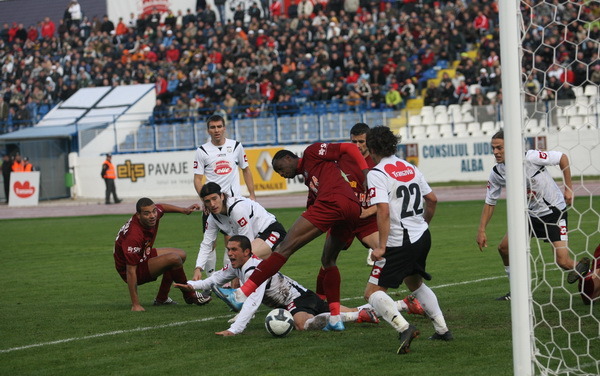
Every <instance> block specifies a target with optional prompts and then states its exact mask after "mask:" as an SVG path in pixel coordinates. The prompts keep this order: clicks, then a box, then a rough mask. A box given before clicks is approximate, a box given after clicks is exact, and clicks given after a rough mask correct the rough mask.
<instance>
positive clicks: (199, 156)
mask: <svg viewBox="0 0 600 376" xmlns="http://www.w3.org/2000/svg"><path fill="white" fill-rule="evenodd" d="M204 155H206V153H204V152H203V151H202V149H200V148H196V155H195V156H194V175H204V164H205V161H204Z"/></svg>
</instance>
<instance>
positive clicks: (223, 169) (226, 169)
mask: <svg viewBox="0 0 600 376" xmlns="http://www.w3.org/2000/svg"><path fill="white" fill-rule="evenodd" d="M231 171H233V169H232V168H231V166H230V165H229V162H227V161H217V163H216V164H215V174H217V175H227V174H229V173H231Z"/></svg>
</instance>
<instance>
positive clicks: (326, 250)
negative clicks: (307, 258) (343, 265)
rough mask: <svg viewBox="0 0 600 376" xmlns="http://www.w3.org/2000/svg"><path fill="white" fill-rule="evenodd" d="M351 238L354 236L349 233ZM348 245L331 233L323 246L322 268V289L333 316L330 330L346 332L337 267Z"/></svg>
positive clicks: (329, 325)
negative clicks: (341, 312)
mask: <svg viewBox="0 0 600 376" xmlns="http://www.w3.org/2000/svg"><path fill="white" fill-rule="evenodd" d="M348 235H349V236H350V237H353V235H352V234H351V233H350V232H348ZM346 244H347V241H345V240H342V239H340V238H339V237H338V236H337V235H334V233H331V234H330V236H328V237H327V239H326V241H325V245H324V246H323V253H322V255H321V266H322V271H323V273H322V276H323V280H322V289H323V293H324V295H325V298H326V300H327V303H328V304H329V312H330V313H331V316H330V318H329V324H328V328H327V329H328V330H337V331H339V330H344V325H343V324H342V317H341V316H340V285H341V277H340V270H339V269H338V267H337V265H336V261H337V258H338V255H339V254H340V252H341V250H342V248H344V246H345V245H346Z"/></svg>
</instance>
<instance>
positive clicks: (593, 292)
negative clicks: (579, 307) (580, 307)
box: [579, 244, 600, 305]
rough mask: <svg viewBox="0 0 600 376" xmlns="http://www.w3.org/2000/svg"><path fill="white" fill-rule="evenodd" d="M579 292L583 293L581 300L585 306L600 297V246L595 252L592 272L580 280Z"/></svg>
mask: <svg viewBox="0 0 600 376" xmlns="http://www.w3.org/2000/svg"><path fill="white" fill-rule="evenodd" d="M589 263H591V261H590V262H589ZM579 291H581V300H582V301H583V304H585V305H590V304H591V303H592V302H593V301H595V300H596V299H598V297H600V244H599V245H598V247H596V251H594V263H593V265H592V270H590V271H589V272H588V273H587V274H584V277H583V278H580V279H579Z"/></svg>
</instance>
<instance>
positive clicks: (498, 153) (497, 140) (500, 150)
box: [492, 131, 504, 163]
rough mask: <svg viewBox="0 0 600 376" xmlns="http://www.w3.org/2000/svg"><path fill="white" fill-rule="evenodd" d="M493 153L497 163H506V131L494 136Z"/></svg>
mask: <svg viewBox="0 0 600 376" xmlns="http://www.w3.org/2000/svg"><path fill="white" fill-rule="evenodd" d="M492 153H494V158H496V163H504V131H499V132H496V133H494V135H493V136H492Z"/></svg>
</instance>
